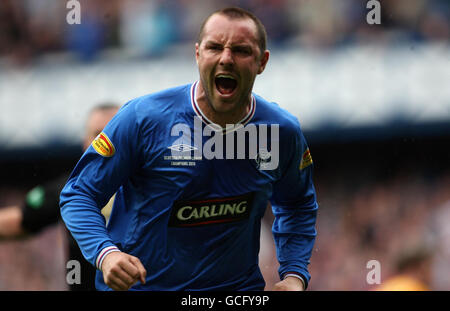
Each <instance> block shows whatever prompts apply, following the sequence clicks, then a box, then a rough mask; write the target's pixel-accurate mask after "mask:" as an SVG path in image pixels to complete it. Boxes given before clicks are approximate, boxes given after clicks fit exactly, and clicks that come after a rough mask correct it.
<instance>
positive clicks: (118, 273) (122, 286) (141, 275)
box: [101, 252, 147, 290]
mask: <svg viewBox="0 0 450 311" xmlns="http://www.w3.org/2000/svg"><path fill="white" fill-rule="evenodd" d="M101 268H102V272H103V280H104V281H105V284H106V285H108V286H109V287H111V288H112V289H114V290H129V289H130V287H131V286H133V285H134V284H136V282H137V281H141V283H142V284H145V276H146V275H147V271H146V270H145V268H144V266H143V265H142V263H141V261H140V260H139V259H138V258H137V257H134V256H131V255H128V254H127V253H123V252H111V253H109V254H107V255H106V257H105V259H103V263H102V267H101Z"/></svg>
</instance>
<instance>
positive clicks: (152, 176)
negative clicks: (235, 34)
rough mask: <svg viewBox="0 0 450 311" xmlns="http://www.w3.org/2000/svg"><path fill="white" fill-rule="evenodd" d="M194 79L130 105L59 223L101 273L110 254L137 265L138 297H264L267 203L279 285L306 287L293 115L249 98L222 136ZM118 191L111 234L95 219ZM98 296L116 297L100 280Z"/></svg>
mask: <svg viewBox="0 0 450 311" xmlns="http://www.w3.org/2000/svg"><path fill="white" fill-rule="evenodd" d="M197 84H198V83H197V82H196V83H193V84H189V85H184V86H180V87H176V88H172V89H169V90H164V91H161V92H157V93H153V94H150V95H146V96H142V97H139V98H137V99H134V100H131V101H130V102H128V103H126V104H125V105H124V106H123V107H122V108H121V109H120V110H119V112H118V113H117V114H116V115H115V117H114V118H113V119H112V120H111V121H110V122H109V123H108V125H107V126H106V127H105V129H104V130H103V132H102V133H101V134H100V135H99V136H98V137H97V138H96V139H95V140H94V141H93V143H92V144H91V146H90V147H89V148H88V149H87V150H86V152H85V153H84V154H83V156H82V157H81V159H80V160H79V162H78V163H77V165H76V167H75V169H74V170H73V172H72V174H71V176H70V178H69V179H68V181H67V184H66V185H65V187H64V189H63V191H62V192H61V201H60V205H61V215H62V217H63V220H64V222H65V223H66V225H67V227H68V229H69V230H70V231H71V233H72V235H73V236H74V238H75V239H76V240H77V242H78V244H79V246H80V248H81V250H82V252H83V255H84V256H85V257H86V259H87V260H88V261H89V262H91V263H92V264H93V265H95V266H97V268H99V267H100V266H101V263H102V260H103V259H104V257H105V256H106V254H107V253H108V252H110V251H117V250H120V251H123V252H126V253H128V254H130V255H133V256H136V257H138V258H139V259H140V260H141V262H142V264H143V265H144V267H145V269H146V270H147V277H146V284H145V285H142V284H141V283H140V282H138V283H137V284H135V285H134V286H133V287H132V289H133V290H262V289H264V286H265V282H264V279H263V277H262V274H261V272H260V269H259V266H258V253H259V246H260V245H259V243H260V228H261V218H262V217H263V215H264V212H265V210H266V207H267V204H268V202H271V204H272V210H273V213H274V216H275V221H274V224H273V228H272V232H273V236H274V240H275V244H276V249H277V258H278V261H279V263H280V268H279V274H280V277H282V276H283V275H285V274H286V273H287V272H290V273H296V274H299V275H301V276H302V277H303V279H304V281H305V282H308V281H309V279H310V275H309V273H308V268H307V266H308V264H309V260H310V257H311V252H312V248H313V244H314V240H315V236H316V230H315V223H316V214H317V208H318V205H317V201H316V193H315V189H314V185H313V181H312V169H313V165H312V158H311V155H310V153H309V149H308V146H307V143H306V141H305V138H304V136H303V134H302V132H301V129H300V125H299V123H298V121H297V119H296V118H295V117H293V116H292V115H291V114H290V113H288V112H287V111H286V110H284V109H282V108H280V107H279V106H278V105H276V104H274V103H270V102H268V101H266V100H264V99H263V98H261V97H260V96H258V95H256V94H253V95H252V101H251V105H250V109H249V112H248V113H247V115H246V116H245V117H244V118H243V119H242V120H241V122H239V123H238V126H236V125H230V126H228V127H227V128H225V129H222V128H219V127H218V126H217V125H215V124H213V123H212V122H211V121H210V120H208V118H207V117H206V116H204V115H203V114H202V111H201V110H200V109H199V107H198V105H197V102H196V100H195V94H196V87H197ZM114 193H116V198H115V202H114V207H113V209H112V212H111V216H110V219H109V222H108V225H107V226H106V225H105V220H104V218H103V216H102V214H101V213H100V209H101V207H102V206H104V205H105V204H106V203H107V202H108V200H109V199H110V198H111V196H112V195H113V194H114ZM96 287H97V288H98V289H99V290H109V287H108V286H106V285H105V284H104V281H103V277H102V274H101V271H98V273H97V280H96Z"/></svg>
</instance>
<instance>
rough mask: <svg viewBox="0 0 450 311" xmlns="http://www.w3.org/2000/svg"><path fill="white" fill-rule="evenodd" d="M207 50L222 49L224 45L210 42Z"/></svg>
mask: <svg viewBox="0 0 450 311" xmlns="http://www.w3.org/2000/svg"><path fill="white" fill-rule="evenodd" d="M206 49H207V50H212V51H220V50H222V46H221V45H218V44H210V45H207V46H206Z"/></svg>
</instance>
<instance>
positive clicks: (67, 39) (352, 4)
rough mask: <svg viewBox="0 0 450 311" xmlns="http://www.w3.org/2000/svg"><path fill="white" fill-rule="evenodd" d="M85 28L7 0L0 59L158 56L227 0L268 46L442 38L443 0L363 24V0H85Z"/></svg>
mask: <svg viewBox="0 0 450 311" xmlns="http://www.w3.org/2000/svg"><path fill="white" fill-rule="evenodd" d="M79 2H80V3H81V18H82V23H81V24H80V25H68V23H67V22H66V15H67V13H68V12H69V9H67V8H66V3H67V2H66V1H52V0H3V1H1V3H0V57H2V56H6V57H8V59H9V60H11V61H13V62H14V63H19V64H26V63H28V62H29V61H31V60H33V59H34V58H35V57H36V56H39V55H42V54H45V53H47V52H56V51H71V52H75V53H76V54H77V55H78V56H79V57H80V59H81V60H83V61H89V60H92V59H94V58H95V57H96V56H98V54H99V53H100V52H102V51H104V50H106V49H111V48H119V49H122V50H126V51H129V52H130V53H131V54H132V55H137V56H143V57H146V56H150V57H152V56H158V55H161V54H163V53H164V52H166V51H167V50H168V49H169V48H170V47H173V46H174V45H177V44H180V43H183V42H187V43H189V44H191V43H192V41H193V39H195V38H196V35H197V32H198V29H199V26H200V23H201V21H202V20H203V17H204V16H206V15H207V14H208V13H209V12H211V11H213V10H214V9H217V8H220V7H222V6H224V5H237V6H240V7H243V8H246V9H249V10H251V11H252V12H254V13H255V14H256V15H257V16H258V17H259V18H260V19H261V20H262V21H263V23H264V24H265V26H266V28H267V32H268V35H269V43H270V47H271V48H274V47H278V46H286V45H289V46H298V47H302V48H308V47H314V48H321V49H327V48H336V47H339V46H341V45H345V44H352V43H367V42H375V43H376V44H380V45H381V44H401V43H402V42H407V41H411V40H412V41H417V42H423V41H445V40H447V39H448V37H449V35H450V31H449V20H450V16H449V6H450V4H449V2H448V1H446V0H383V1H381V2H382V6H381V16H382V22H381V25H379V27H370V25H368V24H367V22H366V14H367V12H368V9H367V8H366V1H361V0H342V1H333V0H315V1H311V0H230V1H226V4H225V3H224V1H220V0H211V1H203V0H154V1H145V0H124V1H119V0H96V1H86V0H80V1H79Z"/></svg>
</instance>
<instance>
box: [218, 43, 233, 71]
mask: <svg viewBox="0 0 450 311" xmlns="http://www.w3.org/2000/svg"><path fill="white" fill-rule="evenodd" d="M219 63H220V65H222V66H231V65H233V63H234V60H233V53H232V51H231V49H230V48H228V47H225V48H224V49H223V50H222V54H221V55H220V62H219Z"/></svg>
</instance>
